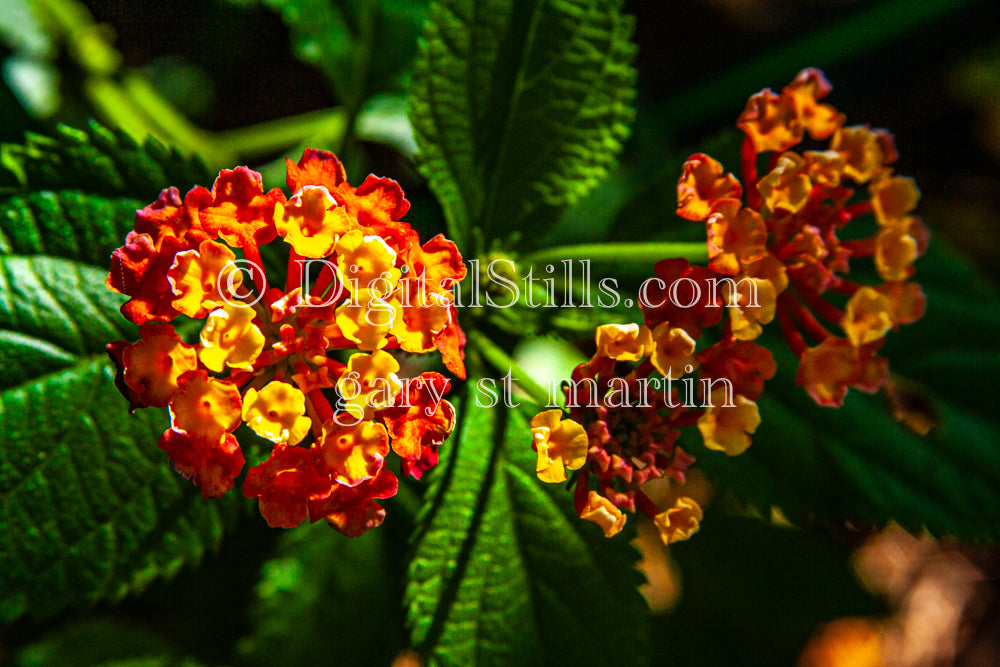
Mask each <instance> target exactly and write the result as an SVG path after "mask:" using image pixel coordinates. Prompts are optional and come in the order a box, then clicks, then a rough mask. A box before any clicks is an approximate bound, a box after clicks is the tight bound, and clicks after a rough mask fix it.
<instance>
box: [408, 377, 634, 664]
mask: <svg viewBox="0 0 1000 667" xmlns="http://www.w3.org/2000/svg"><path fill="white" fill-rule="evenodd" d="M463 403H464V406H465V407H464V408H463V410H462V423H461V424H460V426H459V431H458V434H457V444H454V445H452V446H448V445H446V447H448V449H447V450H446V452H445V453H444V455H443V457H442V461H441V463H440V464H439V466H438V468H437V469H436V470H435V476H434V481H433V483H432V485H431V488H430V489H429V490H428V494H427V497H428V498H429V499H430V501H429V502H428V503H427V504H426V505H425V511H424V515H423V516H422V517H421V520H420V524H421V529H420V530H419V532H418V533H417V534H416V535H415V548H416V551H415V555H414V557H413V560H412V561H411V563H410V572H409V581H408V585H407V591H406V604H407V606H408V618H409V624H410V628H411V633H412V640H413V645H414V647H415V648H416V649H417V650H418V651H419V652H421V653H422V654H423V655H425V656H426V657H427V659H428V660H429V661H430V664H459V665H466V664H484V665H491V664H505V665H506V664H519V665H520V664H547V663H560V664H562V663H565V664H574V663H576V664H588V663H590V662H591V661H592V660H593V657H594V656H595V655H604V654H606V652H607V651H608V650H609V648H610V647H613V650H614V656H615V659H616V660H618V661H620V662H621V663H622V664H636V663H641V662H643V661H644V660H645V659H646V655H645V654H646V650H647V648H648V646H647V644H646V638H645V635H646V620H645V614H646V605H645V603H644V602H643V600H642V598H641V597H640V596H639V594H638V592H637V589H636V587H637V585H638V584H639V583H640V580H641V577H640V576H639V575H638V574H637V573H636V571H635V569H634V565H635V560H636V552H635V550H634V549H633V548H632V547H631V546H630V545H629V543H628V541H627V537H625V536H624V535H621V536H619V537H618V538H617V539H613V540H607V539H605V538H604V536H603V534H602V533H601V531H600V529H599V528H598V527H597V526H596V525H594V524H591V523H588V522H585V521H581V520H580V519H579V518H578V517H577V516H576V515H575V513H574V512H573V509H572V498H571V496H570V494H569V493H567V492H566V491H565V489H564V488H563V487H562V486H561V485H545V484H542V483H541V482H539V481H538V479H537V478H536V477H535V473H534V452H533V451H532V449H531V437H530V427H529V425H528V421H527V419H526V418H525V417H524V416H523V415H522V414H521V413H520V412H518V411H517V410H506V409H503V408H502V407H501V408H485V407H478V406H476V405H475V398H474V397H471V398H470V399H469V400H466V401H464V402H463ZM449 442H452V441H449Z"/></svg>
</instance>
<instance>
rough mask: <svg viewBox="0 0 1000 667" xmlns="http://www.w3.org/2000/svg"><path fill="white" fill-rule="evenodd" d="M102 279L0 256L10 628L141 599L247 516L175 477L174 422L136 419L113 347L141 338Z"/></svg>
mask: <svg viewBox="0 0 1000 667" xmlns="http://www.w3.org/2000/svg"><path fill="white" fill-rule="evenodd" d="M104 275H105V274H104V272H103V271H101V270H99V269H96V268H92V267H89V266H84V265H81V264H78V263H74V262H69V261H66V260H61V259H54V258H49V257H19V256H0V362H2V366H3V368H4V371H5V372H4V374H3V378H2V382H0V559H2V562H0V569H2V570H3V572H4V577H3V579H2V581H0V621H10V620H12V619H13V618H16V617H17V616H19V615H21V614H22V613H25V612H31V613H32V614H33V615H35V616H37V617H43V616H48V615H51V614H53V613H55V612H57V611H59V610H60V609H62V608H64V607H66V606H67V605H71V604H72V605H75V606H83V605H86V604H88V603H90V602H93V601H95V600H98V599H111V600H117V599H120V598H121V597H123V596H125V595H127V594H129V593H130V592H133V591H137V590H141V589H142V588H144V587H145V586H146V585H147V584H149V583H150V582H151V581H153V580H154V579H155V578H157V577H161V576H169V575H171V574H172V573H174V572H176V571H177V570H178V569H179V568H180V567H181V566H183V565H184V564H191V563H197V562H198V561H199V560H200V559H201V557H202V555H203V554H204V552H205V550H206V549H208V548H213V547H214V546H215V545H216V544H217V543H218V542H219V540H220V538H221V536H222V532H223V528H224V526H225V525H226V524H227V523H230V522H231V520H232V519H233V518H235V515H236V512H237V510H238V507H239V504H238V503H239V501H238V500H237V499H236V498H235V497H234V496H233V495H230V496H228V497H226V498H222V499H220V500H216V501H206V500H202V498H201V497H200V494H199V493H198V491H197V489H196V488H195V487H194V486H192V485H191V484H189V483H188V482H186V481H185V480H183V479H182V478H181V477H180V476H178V475H177V474H176V473H174V472H173V471H172V470H171V469H170V467H169V466H168V465H167V463H166V456H165V454H164V453H163V452H161V451H160V450H158V449H157V447H156V442H157V439H158V437H159V434H160V433H161V432H162V430H163V429H164V428H166V427H167V426H168V424H169V421H168V420H167V415H166V411H164V410H153V409H147V410H143V411H140V412H139V413H138V414H137V415H135V416H130V415H129V414H128V413H127V410H126V404H125V402H124V400H123V399H122V398H121V396H120V395H119V394H118V392H117V390H116V389H115V387H114V386H113V383H112V381H113V376H114V370H113V368H112V367H111V365H110V364H109V363H108V361H107V359H106V357H105V354H104V346H105V344H106V343H107V342H109V341H111V340H115V339H119V338H135V337H136V332H135V329H134V327H132V326H131V325H128V324H127V323H126V322H125V321H124V320H123V319H122V318H121V317H120V316H119V315H118V313H117V306H118V305H119V304H120V302H121V298H120V297H119V296H117V295H115V294H112V293H111V292H109V291H108V290H107V289H106V288H105V287H104V286H103V281H104Z"/></svg>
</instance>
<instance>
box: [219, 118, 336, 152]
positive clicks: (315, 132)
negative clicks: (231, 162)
mask: <svg viewBox="0 0 1000 667" xmlns="http://www.w3.org/2000/svg"><path fill="white" fill-rule="evenodd" d="M346 129H347V123H346V114H345V113H344V110H343V109H342V108H340V107H335V108H332V109H321V110H319V111H310V112H308V113H304V114H299V115H298V116H288V117H286V118H279V119H277V120H270V121H267V122H264V123H259V124H257V125H251V126H249V127H241V128H238V129H235V130H226V131H224V132H219V133H218V134H216V135H215V140H216V141H217V142H219V143H220V144H222V145H223V146H226V147H227V148H228V149H229V150H231V151H233V152H235V153H238V154H239V155H241V156H243V157H244V158H247V157H252V156H258V155H266V154H267V153H272V152H274V151H276V150H282V149H286V148H288V147H289V146H294V145H295V144H298V143H302V142H304V141H308V140H309V139H312V138H314V137H323V140H324V141H326V142H330V143H332V142H333V141H336V138H337V137H338V136H341V135H343V133H344V132H345V131H346Z"/></svg>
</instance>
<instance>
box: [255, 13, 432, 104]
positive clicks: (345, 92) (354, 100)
mask: <svg viewBox="0 0 1000 667" xmlns="http://www.w3.org/2000/svg"><path fill="white" fill-rule="evenodd" d="M264 4H266V5H267V6H268V7H270V8H271V9H274V10H275V11H277V12H279V13H280V14H281V18H282V20H283V21H284V22H285V24H286V25H288V28H289V31H290V32H291V37H292V43H293V44H294V46H295V54H296V55H297V56H298V57H299V59H301V60H303V61H305V62H307V63H312V64H314V65H316V66H318V67H319V68H320V69H321V70H322V71H323V73H324V74H325V75H326V76H327V78H328V79H329V80H330V83H332V84H333V88H334V91H335V92H336V94H337V96H338V98H339V99H340V100H341V101H342V102H343V103H345V104H346V105H347V106H348V108H352V109H353V110H354V111H355V112H356V111H357V109H358V108H360V106H361V104H362V102H364V101H365V99H366V98H368V97H369V96H370V95H372V94H374V93H380V92H394V91H398V90H401V89H402V84H403V82H404V79H405V78H406V75H407V74H408V73H409V69H410V64H411V63H412V61H413V55H414V52H415V51H416V48H417V34H418V33H419V31H420V25H421V23H422V22H423V20H424V17H425V16H426V14H427V0H396V1H394V2H370V1H368V0H264Z"/></svg>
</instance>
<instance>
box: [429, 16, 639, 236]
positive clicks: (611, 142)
mask: <svg viewBox="0 0 1000 667" xmlns="http://www.w3.org/2000/svg"><path fill="white" fill-rule="evenodd" d="M632 23H633V22H632V18H631V17H630V16H628V15H626V14H624V13H622V11H621V1H620V0H491V1H490V2H487V3H480V2H475V1H474V0H440V1H439V2H436V3H435V4H434V5H432V7H431V12H430V22H429V23H428V25H427V28H426V31H425V35H424V40H423V42H422V44H421V47H420V50H419V52H418V56H417V61H416V63H415V64H414V72H413V86H412V89H411V95H410V111H411V119H412V122H413V126H414V132H415V135H416V138H417V144H418V146H419V147H420V151H421V157H422V171H423V174H424V175H425V176H426V177H427V178H428V180H429V181H430V185H431V187H432V188H433V190H434V191H435V193H436V194H437V196H438V199H439V200H440V201H441V204H442V206H443V208H444V210H445V214H446V216H447V219H448V223H449V226H450V228H449V229H450V233H451V234H452V236H453V237H455V238H457V239H462V241H463V242H464V241H465V240H466V239H467V237H468V235H469V233H470V232H469V230H470V229H472V228H474V227H478V228H481V229H482V231H483V233H484V235H485V238H486V240H487V241H488V240H490V239H493V238H498V237H507V236H509V235H511V234H513V233H515V232H524V234H525V239H524V240H525V244H526V245H527V244H531V243H535V244H537V243H538V241H539V240H540V239H541V236H542V235H543V234H544V231H545V228H546V227H547V226H549V225H551V224H553V223H554V222H555V221H556V219H557V218H558V214H559V212H560V211H561V210H562V209H563V208H564V207H565V206H567V205H569V204H572V203H573V202H575V201H577V200H579V199H580V198H581V197H583V196H584V195H586V194H587V192H589V191H590V190H591V189H592V188H593V187H594V186H595V185H597V183H598V182H600V180H601V179H602V178H604V177H605V176H606V175H607V173H608V171H609V169H610V168H611V167H612V166H613V165H614V163H615V158H616V155H617V153H618V151H619V149H620V148H621V144H622V142H623V141H624V139H625V137H626V136H627V135H628V124H629V122H630V121H631V120H632V108H631V104H632V100H633V98H634V90H633V85H634V81H635V71H634V70H633V69H632V67H631V65H630V63H631V60H632V56H633V54H634V50H635V49H634V46H633V44H632V43H631V42H630V41H629V38H630V36H631V34H632ZM529 234H530V236H529Z"/></svg>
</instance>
